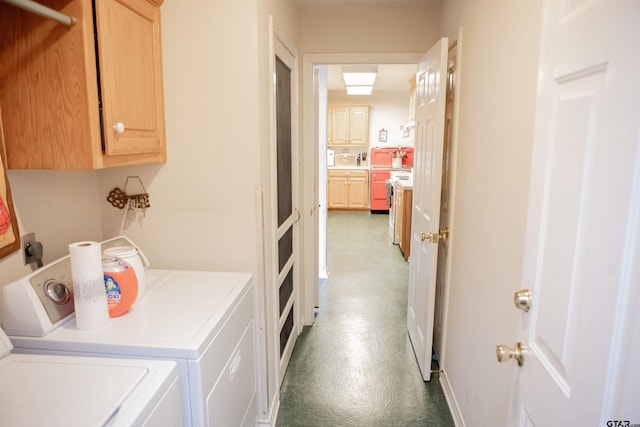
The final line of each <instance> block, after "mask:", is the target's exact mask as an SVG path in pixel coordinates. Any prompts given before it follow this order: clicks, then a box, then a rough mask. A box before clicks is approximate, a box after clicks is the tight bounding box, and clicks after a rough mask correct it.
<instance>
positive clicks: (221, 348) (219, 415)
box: [3, 257, 256, 426]
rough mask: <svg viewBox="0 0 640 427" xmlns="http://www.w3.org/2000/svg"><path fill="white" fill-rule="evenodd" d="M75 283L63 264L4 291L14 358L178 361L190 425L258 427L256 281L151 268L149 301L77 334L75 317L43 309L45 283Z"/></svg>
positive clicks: (243, 275)
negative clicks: (16, 353)
mask: <svg viewBox="0 0 640 427" xmlns="http://www.w3.org/2000/svg"><path fill="white" fill-rule="evenodd" d="M70 277H71V274H70V262H69V257H65V258H63V259H61V260H59V261H56V262H55V263H52V264H50V265H47V266H44V267H43V268H41V269H39V270H37V271H36V272H34V273H32V274H30V275H29V276H27V277H25V278H23V279H21V280H19V281H17V282H14V283H12V284H9V285H7V286H5V288H4V289H3V291H4V298H3V315H4V325H5V329H6V331H7V334H8V335H9V338H10V339H11V342H12V343H13V345H14V347H15V349H16V351H19V352H24V353H38V354H56V355H84V356H102V357H114V358H144V359H154V360H170V361H174V362H176V364H177V369H178V373H179V377H180V385H181V395H182V401H183V407H184V408H185V410H184V414H183V420H184V424H185V425H192V426H212V425H237V426H240V425H242V426H244V425H254V424H255V416H256V409H255V408H256V403H255V392H256V374H255V364H254V360H255V354H254V348H255V345H254V318H255V316H254V309H255V308H254V285H253V278H252V276H251V274H248V273H220V272H203V271H179V270H153V269H149V270H147V271H146V287H147V291H146V295H145V297H144V299H142V300H141V301H139V302H137V303H136V304H135V305H134V306H133V307H132V309H131V310H130V311H129V312H128V313H127V314H125V315H123V316H121V317H117V318H113V319H110V320H109V322H108V324H107V325H106V326H105V327H102V328H100V329H96V330H91V331H86V330H80V329H77V328H76V326H75V317H74V314H73V311H71V313H69V314H60V312H58V311H56V310H49V311H48V310H46V309H45V308H44V306H45V305H47V304H49V300H50V299H51V298H50V297H49V295H48V294H47V292H45V288H46V285H45V284H46V283H49V284H50V283H51V281H52V280H54V281H56V282H57V283H59V284H60V285H63V286H65V287H66V288H67V289H70V290H71V292H72V286H71V280H70ZM54 294H56V292H54ZM71 300H73V298H72V299H71ZM29 305H30V306H31V307H30V308H29V309H26V310H25V309H24V307H26V306H29ZM16 307H20V310H16V309H15V308H16ZM63 312H66V311H65V310H63Z"/></svg>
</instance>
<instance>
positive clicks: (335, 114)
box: [331, 108, 349, 145]
mask: <svg viewBox="0 0 640 427" xmlns="http://www.w3.org/2000/svg"><path fill="white" fill-rule="evenodd" d="M348 143H349V109H348V108H333V109H332V110H331V144H335V145H344V144H348Z"/></svg>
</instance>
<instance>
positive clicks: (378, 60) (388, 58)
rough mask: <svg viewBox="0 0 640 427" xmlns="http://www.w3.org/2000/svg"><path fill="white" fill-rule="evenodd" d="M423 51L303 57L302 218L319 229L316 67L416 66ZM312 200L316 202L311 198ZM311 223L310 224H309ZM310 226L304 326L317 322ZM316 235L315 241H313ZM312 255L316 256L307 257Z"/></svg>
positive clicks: (306, 241) (314, 244)
mask: <svg viewBox="0 0 640 427" xmlns="http://www.w3.org/2000/svg"><path fill="white" fill-rule="evenodd" d="M423 54H424V53H423V52H417V53H411V52H408V53H316V54H306V55H303V56H302V104H301V108H302V133H301V142H302V143H301V147H302V164H303V165H304V167H303V168H302V169H303V170H302V174H303V176H302V181H303V184H302V185H303V194H304V195H305V197H304V199H303V200H302V202H303V206H302V210H301V211H302V212H304V215H303V217H306V215H307V214H311V215H312V217H313V218H312V219H313V222H312V224H314V226H315V227H318V215H314V213H316V212H317V206H318V204H319V200H318V192H314V188H318V185H321V183H319V182H318V174H317V173H316V168H315V165H317V164H318V163H319V158H318V156H319V153H318V145H317V143H316V140H317V138H316V135H315V126H314V122H315V115H316V114H317V112H316V108H315V104H314V95H313V67H314V66H316V65H325V64H417V63H418V60H419V59H420V58H421V57H422V55H423ZM312 198H313V199H312ZM310 222H311V221H310ZM307 227H311V225H306V224H305V239H304V242H303V248H302V252H303V253H304V254H305V256H304V260H303V262H304V266H303V269H304V278H303V283H304V285H303V286H302V294H301V295H299V297H300V299H299V301H300V302H301V303H302V310H301V313H300V314H301V322H300V324H301V325H312V324H313V322H314V309H315V305H316V293H317V291H316V290H317V287H316V286H315V283H317V281H318V277H319V271H318V263H317V260H318V240H317V239H316V237H315V235H314V233H312V232H310V233H306V231H307V230H313V228H307ZM312 236H313V238H311V237H312ZM308 254H313V256H307V255H308Z"/></svg>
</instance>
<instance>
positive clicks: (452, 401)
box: [439, 371, 466, 427]
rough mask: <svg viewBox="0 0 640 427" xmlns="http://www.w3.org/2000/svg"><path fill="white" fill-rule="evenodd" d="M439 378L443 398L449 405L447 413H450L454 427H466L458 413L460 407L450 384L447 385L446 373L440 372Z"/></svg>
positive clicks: (460, 414)
mask: <svg viewBox="0 0 640 427" xmlns="http://www.w3.org/2000/svg"><path fill="white" fill-rule="evenodd" d="M439 377H440V385H441V386H442V391H443V392H444V397H445V399H447V405H449V411H450V412H451V416H452V417H453V423H454V424H455V426H456V427H466V424H465V423H464V419H463V418H462V413H461V412H460V407H459V406H458V402H457V401H456V397H455V395H454V394H453V390H452V389H451V384H450V383H449V379H448V378H447V373H446V372H445V371H440V375H439Z"/></svg>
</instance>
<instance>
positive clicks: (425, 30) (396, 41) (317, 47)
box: [298, 2, 440, 53]
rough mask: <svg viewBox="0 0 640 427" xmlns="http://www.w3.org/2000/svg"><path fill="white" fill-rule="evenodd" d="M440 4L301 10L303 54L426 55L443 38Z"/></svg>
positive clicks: (309, 8)
mask: <svg viewBox="0 0 640 427" xmlns="http://www.w3.org/2000/svg"><path fill="white" fill-rule="evenodd" d="M439 15H440V6H439V3H438V2H433V3H428V4H425V3H424V2H415V3H405V4H403V5H395V6H382V5H376V4H373V5H371V6H368V7H366V8H365V7H362V6H348V5H347V6H342V5H339V4H336V2H333V4H331V5H328V6H324V7H313V6H307V7H301V8H300V11H299V14H298V19H299V22H298V25H299V28H300V36H299V39H298V40H299V46H300V49H301V50H302V52H303V53H327V52H330V53H355V52H360V53H365V52H426V51H427V50H428V49H429V47H431V45H432V44H433V43H435V41H436V40H437V39H438V38H439V36H440V23H439Z"/></svg>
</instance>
